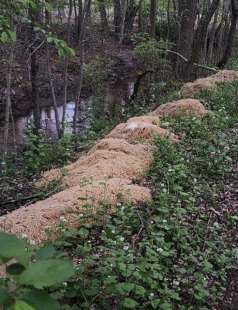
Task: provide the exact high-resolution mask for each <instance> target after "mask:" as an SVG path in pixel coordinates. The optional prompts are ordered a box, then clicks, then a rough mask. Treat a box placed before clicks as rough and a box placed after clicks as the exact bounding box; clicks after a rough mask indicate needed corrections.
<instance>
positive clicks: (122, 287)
mask: <svg viewBox="0 0 238 310" xmlns="http://www.w3.org/2000/svg"><path fill="white" fill-rule="evenodd" d="M134 288H135V284H134V283H127V282H124V283H118V284H117V285H116V290H117V291H118V292H119V293H120V294H125V293H126V294H127V293H130V292H131V291H132V290H133V289H134Z"/></svg>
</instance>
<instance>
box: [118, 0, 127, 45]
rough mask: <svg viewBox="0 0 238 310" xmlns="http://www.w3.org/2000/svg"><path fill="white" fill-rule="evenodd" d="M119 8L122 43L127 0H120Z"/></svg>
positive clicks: (120, 40)
mask: <svg viewBox="0 0 238 310" xmlns="http://www.w3.org/2000/svg"><path fill="white" fill-rule="evenodd" d="M121 9H122V14H121V16H122V18H121V29H120V39H119V42H120V44H122V43H123V40H124V35H125V20H126V9H127V0H122V1H121Z"/></svg>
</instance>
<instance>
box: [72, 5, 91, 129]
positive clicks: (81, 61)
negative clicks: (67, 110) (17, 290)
mask: <svg viewBox="0 0 238 310" xmlns="http://www.w3.org/2000/svg"><path fill="white" fill-rule="evenodd" d="M88 10H89V0H85V3H84V8H83V14H82V23H81V32H80V39H79V65H80V69H79V80H78V88H77V94H76V100H75V110H74V121H73V133H74V134H76V133H77V121H78V114H79V110H80V103H81V92H82V84H83V71H84V58H85V55H84V45H85V42H84V41H85V26H86V20H87V13H88Z"/></svg>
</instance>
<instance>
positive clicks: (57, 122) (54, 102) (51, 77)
mask: <svg viewBox="0 0 238 310" xmlns="http://www.w3.org/2000/svg"><path fill="white" fill-rule="evenodd" d="M47 71H48V78H49V84H50V90H51V95H52V100H53V108H54V113H55V124H56V130H57V135H58V138H60V136H61V130H60V121H59V113H58V109H57V100H56V95H55V87H54V80H53V75H52V69H51V63H50V52H49V47H48V46H47Z"/></svg>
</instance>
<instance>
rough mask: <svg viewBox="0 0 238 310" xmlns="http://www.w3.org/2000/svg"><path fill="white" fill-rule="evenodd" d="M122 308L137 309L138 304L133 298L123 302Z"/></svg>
mask: <svg viewBox="0 0 238 310" xmlns="http://www.w3.org/2000/svg"><path fill="white" fill-rule="evenodd" d="M122 306H123V307H125V308H127V309H135V308H136V307H137V306H138V303H137V302H136V301H135V300H134V299H132V298H125V299H124V300H123V302H122Z"/></svg>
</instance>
